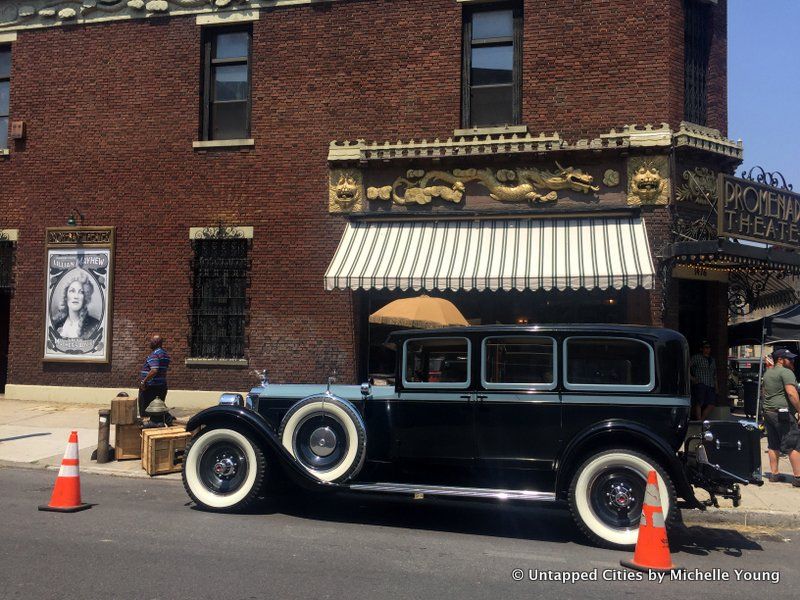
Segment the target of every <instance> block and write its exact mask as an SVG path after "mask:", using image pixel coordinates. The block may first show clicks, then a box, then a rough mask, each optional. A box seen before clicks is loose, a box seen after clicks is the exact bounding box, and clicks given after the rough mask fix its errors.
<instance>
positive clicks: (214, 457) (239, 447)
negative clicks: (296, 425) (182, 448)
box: [183, 428, 267, 512]
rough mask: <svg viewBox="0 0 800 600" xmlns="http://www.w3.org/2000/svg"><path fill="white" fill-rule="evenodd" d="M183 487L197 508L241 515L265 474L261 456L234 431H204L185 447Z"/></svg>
mask: <svg viewBox="0 0 800 600" xmlns="http://www.w3.org/2000/svg"><path fill="white" fill-rule="evenodd" d="M184 456H185V458H184V464H183V486H184V487H185V488H186V491H187V493H188V494H189V496H190V497H191V498H192V500H194V501H195V502H196V503H197V505H198V506H199V507H201V508H204V509H206V510H213V511H229V512H235V511H241V510H244V509H246V508H247V507H249V506H250V505H252V504H253V503H254V502H255V501H256V499H257V498H258V495H259V493H260V492H261V487H262V485H263V483H264V478H265V475H266V471H267V464H266V460H265V458H264V452H263V451H262V450H261V448H260V447H259V446H258V445H257V444H254V443H253V442H252V441H251V440H250V439H249V438H248V437H247V436H245V435H244V434H242V433H241V432H239V431H236V430H235V429H222V428H220V429H206V430H204V431H203V432H202V433H200V435H199V436H197V437H195V438H194V439H193V440H192V441H191V442H190V443H189V445H188V446H187V448H186V452H185V455H184Z"/></svg>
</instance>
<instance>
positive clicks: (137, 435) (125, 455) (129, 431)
mask: <svg viewBox="0 0 800 600" xmlns="http://www.w3.org/2000/svg"><path fill="white" fill-rule="evenodd" d="M141 457H142V426H141V424H140V423H133V424H131V425H117V426H116V429H115V434H114V458H116V459H117V460H130V459H133V458H141Z"/></svg>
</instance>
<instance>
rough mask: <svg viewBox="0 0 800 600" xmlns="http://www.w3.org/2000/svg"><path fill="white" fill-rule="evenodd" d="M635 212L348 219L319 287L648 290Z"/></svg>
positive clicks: (649, 267) (643, 241)
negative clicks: (538, 216) (476, 218)
mask: <svg viewBox="0 0 800 600" xmlns="http://www.w3.org/2000/svg"><path fill="white" fill-rule="evenodd" d="M654 272H655V271H654V269H653V259H652V257H651V255H650V245H649V244H648V241H647V232H646V230H645V225H644V222H643V221H642V220H641V219H640V218H637V217H621V218H600V217H592V218H575V219H497V220H483V221H404V222H351V223H348V225H347V229H346V230H345V232H344V235H343V236H342V239H341V241H340V242H339V248H338V249H337V250H336V254H335V255H334V257H333V260H332V261H331V264H330V266H329V267H328V270H327V272H326V273H325V287H326V289H329V290H332V289H383V288H387V289H401V290H407V289H414V290H423V289H424V290H542V289H543V290H549V289H554V288H555V289H559V290H564V289H568V288H570V289H581V288H586V289H594V288H602V289H605V288H617V289H620V288H623V287H630V288H635V287H644V288H652V287H653V275H654Z"/></svg>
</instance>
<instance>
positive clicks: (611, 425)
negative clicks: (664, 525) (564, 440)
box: [556, 419, 702, 508]
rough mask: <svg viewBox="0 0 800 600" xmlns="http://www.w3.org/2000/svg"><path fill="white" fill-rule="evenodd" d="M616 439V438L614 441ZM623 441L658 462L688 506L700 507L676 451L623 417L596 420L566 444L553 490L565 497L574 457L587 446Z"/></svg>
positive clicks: (593, 446) (558, 464)
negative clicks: (597, 421) (596, 421)
mask: <svg viewBox="0 0 800 600" xmlns="http://www.w3.org/2000/svg"><path fill="white" fill-rule="evenodd" d="M617 440H619V441H617ZM626 440H630V441H633V442H634V443H635V444H636V447H637V448H638V449H641V450H644V451H645V452H646V453H648V454H650V455H652V457H653V458H654V459H656V460H658V461H660V462H661V464H662V466H663V467H664V468H665V469H666V470H667V472H668V473H669V475H670V477H672V481H673V483H674V484H675V490H676V491H677V493H678V496H679V497H681V498H683V499H684V500H685V501H686V502H687V503H688V504H689V506H690V507H692V508H702V505H701V504H700V502H699V501H698V500H697V498H695V495H694V491H693V490H692V486H691V484H690V483H689V479H688V477H687V475H686V469H685V468H684V466H683V464H682V463H681V461H680V459H679V458H678V455H677V452H676V451H674V450H673V449H672V448H671V447H670V446H669V444H667V443H666V442H665V441H664V440H663V439H661V438H660V437H658V436H655V435H653V431H652V430H650V429H648V428H646V427H644V426H643V425H641V424H639V423H636V422H633V421H626V420H623V419H609V420H606V421H602V422H599V423H595V424H594V425H591V426H590V427H588V428H586V429H585V430H583V431H582V432H580V433H579V434H578V435H576V436H575V437H574V438H573V439H572V441H570V443H569V444H568V445H567V447H566V448H565V449H564V451H563V452H562V453H561V456H560V457H559V459H558V461H557V470H556V473H557V475H556V493H557V494H558V496H559V497H566V492H567V488H568V487H569V483H570V480H571V478H572V474H573V473H574V472H575V469H576V468H577V466H578V465H577V460H578V459H579V458H580V456H581V455H582V454H583V452H584V451H585V450H586V449H587V448H592V449H594V448H597V447H598V445H599V444H603V443H604V442H606V441H608V442H613V443H614V444H616V443H619V444H620V445H623V446H624V444H625V441H626Z"/></svg>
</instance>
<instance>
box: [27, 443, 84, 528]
mask: <svg viewBox="0 0 800 600" xmlns="http://www.w3.org/2000/svg"><path fill="white" fill-rule="evenodd" d="M91 507H92V505H91V504H85V503H83V502H81V476H80V473H78V432H77V431H73V432H72V433H70V434H69V442H68V443H67V451H66V452H64V458H62V459H61V469H59V471H58V477H57V478H56V485H55V487H54V488H53V495H52V496H51V497H50V504H47V505H41V506H39V510H50V511H53V512H78V511H79V510H85V509H87V508H91Z"/></svg>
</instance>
